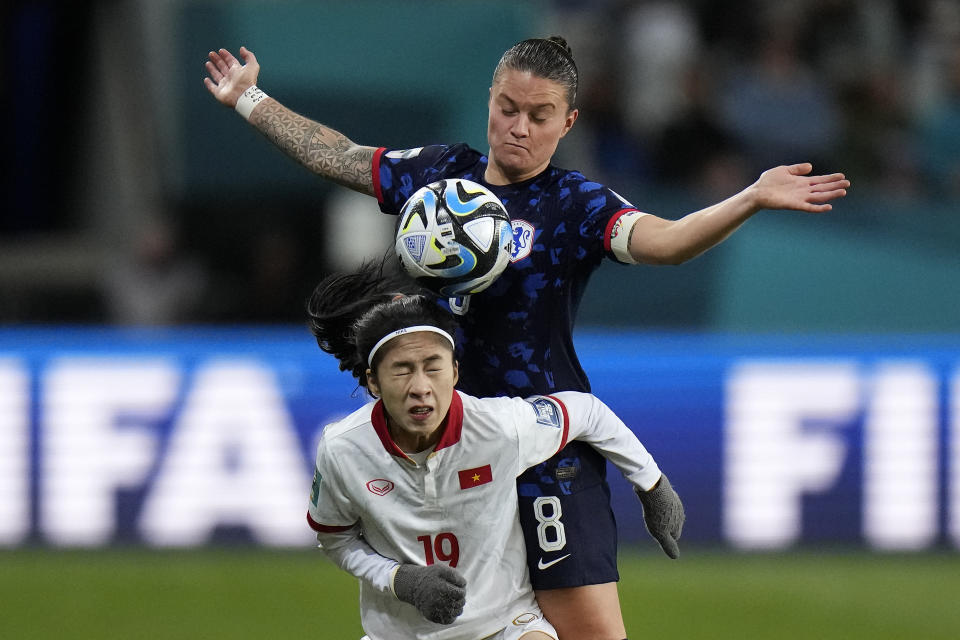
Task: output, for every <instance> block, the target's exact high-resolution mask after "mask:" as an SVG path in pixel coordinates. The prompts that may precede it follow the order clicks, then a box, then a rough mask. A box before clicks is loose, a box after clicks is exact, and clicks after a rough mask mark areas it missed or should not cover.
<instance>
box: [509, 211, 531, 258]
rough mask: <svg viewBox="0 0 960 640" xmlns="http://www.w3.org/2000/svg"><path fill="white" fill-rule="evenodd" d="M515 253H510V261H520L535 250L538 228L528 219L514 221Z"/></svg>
mask: <svg viewBox="0 0 960 640" xmlns="http://www.w3.org/2000/svg"><path fill="white" fill-rule="evenodd" d="M512 224H513V253H511V254H510V262H519V261H520V260H523V259H524V258H526V257H527V256H529V255H530V252H531V251H533V239H534V236H535V235H536V229H535V228H534V226H533V225H532V224H530V223H529V222H527V221H526V220H514V221H513V223H512Z"/></svg>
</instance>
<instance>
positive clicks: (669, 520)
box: [634, 474, 686, 560]
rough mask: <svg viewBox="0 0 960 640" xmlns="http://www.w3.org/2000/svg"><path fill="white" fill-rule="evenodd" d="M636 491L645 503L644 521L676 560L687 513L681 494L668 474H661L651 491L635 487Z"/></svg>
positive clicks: (642, 502) (661, 545)
mask: <svg viewBox="0 0 960 640" xmlns="http://www.w3.org/2000/svg"><path fill="white" fill-rule="evenodd" d="M634 492H635V493H636V494H637V497H638V498H640V503H641V504H642V505H643V521H644V522H645V523H646V525H647V531H649V532H650V535H651V536H653V538H654V540H656V541H657V542H659V543H660V548H661V549H663V552H664V553H665V554H667V555H668V556H670V557H671V558H673V559H674V560H676V559H677V558H679V557H680V547H679V546H678V545H677V540H679V539H680V533H681V532H682V531H683V522H684V520H686V514H685V513H684V511H683V503H682V502H680V496H678V495H677V492H676V491H674V490H673V487H672V486H671V485H670V480H669V479H668V478H667V474H663V475H661V476H660V480H659V481H658V482H657V484H655V485H654V486H653V488H652V489H650V490H649V491H641V490H640V489H638V488H636V487H634Z"/></svg>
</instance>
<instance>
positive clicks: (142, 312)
mask: <svg viewBox="0 0 960 640" xmlns="http://www.w3.org/2000/svg"><path fill="white" fill-rule="evenodd" d="M206 286H207V276H206V273H205V271H204V269H203V268H202V267H201V266H200V264H199V263H198V262H196V261H195V260H193V259H191V258H189V257H188V256H186V255H185V254H184V252H183V250H182V248H181V246H180V243H179V239H178V237H177V234H176V232H175V230H174V229H173V228H172V227H171V226H170V224H168V223H167V222H165V221H161V220H157V221H155V222H154V223H153V224H151V225H149V226H148V227H146V228H144V229H143V230H142V231H141V232H140V235H139V237H137V238H136V239H135V241H134V243H133V245H132V246H131V247H129V248H128V252H127V253H125V254H124V255H122V256H121V257H120V258H119V259H117V260H115V261H112V262H110V263H109V264H108V269H107V270H106V272H105V273H104V276H103V288H104V298H105V301H106V307H107V314H108V319H109V321H111V322H113V323H116V324H128V325H170V324H177V323H183V322H189V321H192V320H195V319H196V317H197V315H198V313H199V311H200V305H201V302H202V301H203V297H204V292H205V289H206Z"/></svg>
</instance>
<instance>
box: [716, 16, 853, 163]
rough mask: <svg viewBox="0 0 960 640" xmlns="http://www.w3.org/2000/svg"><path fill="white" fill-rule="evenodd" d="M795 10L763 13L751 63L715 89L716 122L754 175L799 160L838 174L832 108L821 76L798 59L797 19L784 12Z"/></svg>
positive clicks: (836, 118)
mask: <svg viewBox="0 0 960 640" xmlns="http://www.w3.org/2000/svg"><path fill="white" fill-rule="evenodd" d="M772 6H773V5H771V7H772ZM795 6H797V5H793V4H791V5H779V4H778V5H776V7H777V9H772V8H768V12H767V13H768V15H767V17H766V21H765V22H764V25H765V29H764V32H763V35H762V36H761V38H760V41H759V43H758V49H757V51H756V52H755V56H756V57H755V59H751V60H749V61H747V62H746V64H744V65H742V66H741V65H738V66H736V67H735V68H733V69H732V70H731V71H732V72H731V74H730V76H729V78H727V79H726V81H725V82H724V84H723V85H722V86H721V88H720V96H719V105H720V116H721V123H722V125H723V126H724V127H725V128H726V129H727V130H728V131H729V132H730V133H731V134H732V135H733V136H734V137H735V138H736V139H737V141H738V143H739V144H740V145H741V146H742V148H743V149H744V151H745V153H746V155H747V158H748V160H749V162H750V164H751V170H752V171H755V172H759V171H762V170H763V169H765V168H767V167H771V166H775V165H778V164H789V163H792V162H802V161H807V162H812V163H813V165H814V167H819V168H820V170H825V171H830V170H836V169H838V167H836V166H835V164H834V163H833V162H832V161H831V158H832V153H833V152H834V150H835V145H836V143H837V141H838V139H839V135H838V134H839V124H840V119H839V113H838V110H837V105H836V104H835V101H834V99H833V97H832V96H831V95H830V93H829V91H828V87H827V86H826V85H825V82H824V78H823V77H822V76H823V74H821V73H818V72H817V70H815V69H813V68H811V67H809V66H808V65H807V64H806V63H805V62H804V61H803V60H802V59H801V57H800V52H799V49H798V44H799V43H798V36H799V34H798V30H799V27H800V22H799V20H800V16H799V15H797V14H796V13H794V12H793V11H790V10H787V9H785V8H784V7H795Z"/></svg>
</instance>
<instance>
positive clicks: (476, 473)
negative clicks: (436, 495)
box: [457, 464, 493, 489]
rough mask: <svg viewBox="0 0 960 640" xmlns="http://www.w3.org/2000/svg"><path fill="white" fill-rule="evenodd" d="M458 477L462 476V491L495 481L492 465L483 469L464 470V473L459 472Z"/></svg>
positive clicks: (486, 465) (484, 466)
mask: <svg viewBox="0 0 960 640" xmlns="http://www.w3.org/2000/svg"><path fill="white" fill-rule="evenodd" d="M457 475H459V476H460V488H461V489H472V488H473V487H479V486H480V485H482V484H487V483H488V482H492V481H493V471H492V470H491V469H490V465H488V464H485V465H483V466H482V467H474V468H473V469H464V470H463V471H458V472H457Z"/></svg>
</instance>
